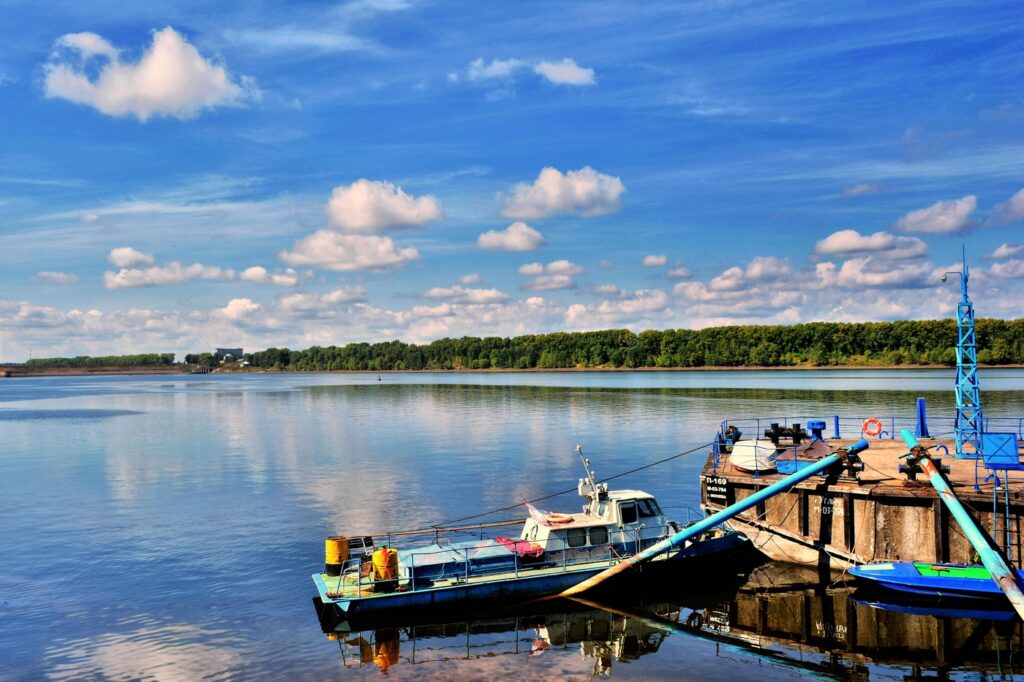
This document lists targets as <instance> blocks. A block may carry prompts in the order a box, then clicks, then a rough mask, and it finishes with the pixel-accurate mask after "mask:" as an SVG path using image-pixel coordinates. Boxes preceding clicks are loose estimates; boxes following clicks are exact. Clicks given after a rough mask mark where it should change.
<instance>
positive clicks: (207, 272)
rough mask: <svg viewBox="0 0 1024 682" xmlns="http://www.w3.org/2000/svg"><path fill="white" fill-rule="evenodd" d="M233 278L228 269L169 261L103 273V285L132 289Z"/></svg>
mask: <svg viewBox="0 0 1024 682" xmlns="http://www.w3.org/2000/svg"><path fill="white" fill-rule="evenodd" d="M234 278H235V271H234V270H231V269H230V268H227V269H225V268H219V267H216V266H213V265H203V264H202V263H193V264H192V265H182V264H181V263H179V262H177V261H171V262H170V263H168V264H167V265H153V266H150V267H148V268H121V269H120V270H118V271H117V272H109V271H108V272H104V273H103V285H104V286H106V288H108V289H132V288H136V287H159V286H167V285H169V284H184V283H185V282H191V281H192V280H196V279H204V280H231V279H234Z"/></svg>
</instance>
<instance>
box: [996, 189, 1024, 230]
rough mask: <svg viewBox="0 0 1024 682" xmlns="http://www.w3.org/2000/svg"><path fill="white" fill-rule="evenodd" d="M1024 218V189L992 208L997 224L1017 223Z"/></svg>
mask: <svg viewBox="0 0 1024 682" xmlns="http://www.w3.org/2000/svg"><path fill="white" fill-rule="evenodd" d="M1022 219H1024V189H1021V190H1019V191H1018V192H1017V193H1016V194H1014V195H1013V196H1012V197H1010V198H1009V199H1007V200H1006V201H1004V202H1003V203H1001V204H996V205H995V208H993V209H992V220H993V221H994V222H996V223H997V224H1005V223H1015V222H1017V221H1018V220H1022Z"/></svg>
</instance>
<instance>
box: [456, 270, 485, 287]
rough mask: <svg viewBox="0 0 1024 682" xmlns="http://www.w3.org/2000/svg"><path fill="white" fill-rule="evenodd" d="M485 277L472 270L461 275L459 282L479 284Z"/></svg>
mask: <svg viewBox="0 0 1024 682" xmlns="http://www.w3.org/2000/svg"><path fill="white" fill-rule="evenodd" d="M483 279H484V278H483V277H481V276H480V273H478V272H471V273H469V274H468V275H463V276H462V277H459V284H479V283H480V282H482V281H483Z"/></svg>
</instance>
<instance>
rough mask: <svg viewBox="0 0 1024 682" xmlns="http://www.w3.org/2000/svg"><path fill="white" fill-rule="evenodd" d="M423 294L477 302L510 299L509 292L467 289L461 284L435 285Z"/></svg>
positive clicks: (495, 301) (465, 301)
mask: <svg viewBox="0 0 1024 682" xmlns="http://www.w3.org/2000/svg"><path fill="white" fill-rule="evenodd" d="M423 296H424V297H425V298H436V299H445V300H450V301H456V302H459V303H476V304H484V303H502V302H504V301H506V300H508V294H506V293H504V292H503V291H500V290H498V289H467V288H466V287H463V286H462V285H459V284H456V285H455V286H453V287H434V288H432V289H428V290H427V291H425V292H423Z"/></svg>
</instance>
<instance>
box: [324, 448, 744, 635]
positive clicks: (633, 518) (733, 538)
mask: <svg viewBox="0 0 1024 682" xmlns="http://www.w3.org/2000/svg"><path fill="white" fill-rule="evenodd" d="M583 462H584V467H585V468H586V471H587V478H584V479H580V480H579V484H578V487H577V491H578V493H579V494H580V496H581V497H583V498H585V499H586V500H587V504H586V505H584V507H583V510H582V511H581V512H577V513H569V514H557V513H545V512H542V511H540V510H538V509H536V508H534V507H533V506H532V505H530V504H529V503H527V504H526V506H527V509H528V510H529V512H530V516H529V518H527V519H526V520H525V521H524V522H523V526H522V530H521V532H520V534H519V537H518V538H507V537H493V538H485V537H484V533H485V531H487V530H489V529H492V528H493V527H494V526H495V525H496V524H482V525H479V526H475V527H461V528H459V529H448V530H458V531H461V532H466V531H470V532H473V533H474V534H475V535H476V537H475V538H474V539H472V540H462V541H453V540H452V539H451V538H441V537H440V531H439V529H430V530H427V531H422V532H419V534H421V535H423V534H428V533H429V534H430V535H432V536H435V537H434V541H433V542H431V543H429V544H420V545H416V544H410V545H408V546H400V543H399V542H394V541H395V540H396V539H399V540H401V539H405V538H408V537H415V534H414V533H408V534H401V533H393V534H390V535H387V536H359V537H353V538H333V537H332V538H328V540H327V550H328V551H327V563H326V565H325V568H324V571H323V572H322V573H315V574H314V575H313V582H314V583H315V584H316V588H317V592H318V593H319V597H320V600H321V601H322V603H323V605H324V606H325V607H327V608H335V609H337V610H338V612H339V613H338V615H339V616H340V617H352V616H355V615H357V614H358V615H362V616H368V615H371V614H379V613H381V612H385V611H392V610H395V611H398V610H403V609H415V608H420V607H430V608H440V607H451V606H455V607H465V606H473V605H478V604H480V603H483V602H487V601H515V600H521V599H523V598H537V597H543V596H549V595H555V594H558V593H559V592H561V591H563V590H565V589H567V588H569V587H572V586H574V585H576V584H578V583H580V582H582V581H583V580H586V579H587V578H590V577H592V576H594V575H597V574H598V573H600V572H602V571H604V570H605V569H607V568H609V567H611V566H614V565H616V564H617V563H619V562H621V561H623V560H624V559H626V558H628V557H630V556H632V555H634V554H636V553H638V552H640V551H642V550H643V549H646V548H647V547H650V546H651V545H653V544H654V543H656V542H658V541H660V540H662V539H664V538H666V537H668V536H670V535H672V534H673V533H675V532H677V531H678V530H679V529H680V528H681V526H680V525H679V524H677V523H675V522H672V521H669V520H668V519H667V518H666V517H665V515H664V512H663V511H662V509H661V507H660V505H659V504H658V502H657V500H656V499H655V498H654V496H652V495H650V494H648V493H646V492H643V491H640V490H612V491H609V490H608V484H607V483H597V482H596V481H595V479H594V475H593V472H592V471H591V470H590V467H589V461H588V460H586V459H584V460H583ZM498 525H500V524H498ZM748 552H749V553H753V552H752V549H751V543H750V541H749V540H747V538H746V537H745V536H743V535H742V534H740V533H737V532H735V531H733V530H731V529H730V528H728V527H725V526H722V527H717V528H713V529H711V530H708V531H706V532H705V533H703V534H702V535H700V536H698V537H696V538H694V539H693V540H692V541H688V542H686V543H685V545H683V546H682V547H678V548H674V549H672V550H670V551H668V552H665V553H663V554H660V555H658V556H657V557H655V558H653V559H651V560H650V561H647V562H644V563H642V564H639V565H638V566H637V568H638V570H637V571H634V572H633V575H639V574H643V575H645V576H647V577H649V576H651V575H654V574H656V573H659V572H660V571H661V570H662V569H665V570H670V571H671V575H672V577H673V579H674V580H679V579H685V577H687V574H689V576H690V577H693V578H700V576H701V574H702V573H703V574H708V573H713V572H721V571H723V570H727V569H728V567H729V565H730V564H731V563H732V562H733V561H734V560H735V559H736V558H737V557H740V556H742V555H743V554H746V553H748ZM623 577H625V576H623Z"/></svg>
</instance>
